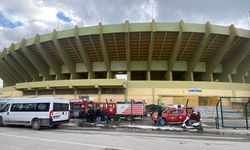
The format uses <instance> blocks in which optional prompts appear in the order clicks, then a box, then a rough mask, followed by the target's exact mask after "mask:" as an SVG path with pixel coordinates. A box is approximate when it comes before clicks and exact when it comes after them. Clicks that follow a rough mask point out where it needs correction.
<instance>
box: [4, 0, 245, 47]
mask: <svg viewBox="0 0 250 150" xmlns="http://www.w3.org/2000/svg"><path fill="white" fill-rule="evenodd" d="M249 10H250V8H249V3H248V0H241V1H235V0H221V1H217V0H210V1H205V0H193V1H189V0H175V1H166V0H136V1H135V0H81V1H79V0H60V1H57V0H25V1H23V0H8V2H6V1H4V0H0V14H1V15H3V16H4V17H5V18H7V19H9V20H11V21H13V22H18V21H20V22H21V23H22V26H21V27H17V28H14V29H9V28H3V27H1V26H0V32H1V33H0V51H1V50H2V48H3V47H6V46H9V44H10V43H11V42H17V41H20V40H21V39H22V38H26V37H32V36H34V35H35V34H36V33H39V34H44V33H47V32H51V31H52V30H53V29H58V30H64V29H69V28H73V27H74V26H75V25H76V24H78V25H79V26H90V25H97V24H98V22H103V24H116V23H121V22H124V20H129V21H130V22H149V21H151V19H152V17H153V18H155V19H156V21H161V22H179V21H180V20H181V19H183V20H184V22H194V23H204V22H206V21H210V22H211V23H212V24H220V25H226V26H229V25H230V24H235V25H236V27H239V28H248V23H247V16H246V14H247V12H248V11H249ZM59 11H61V12H63V13H64V14H65V15H66V16H67V17H70V18H71V19H72V21H71V22H69V23H66V22H63V21H58V19H57V17H56V14H57V13H58V12H59Z"/></svg>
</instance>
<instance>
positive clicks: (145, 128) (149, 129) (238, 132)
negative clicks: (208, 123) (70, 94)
mask: <svg viewBox="0 0 250 150" xmlns="http://www.w3.org/2000/svg"><path fill="white" fill-rule="evenodd" d="M62 127H63V128H64V129H70V130H95V131H96V130H108V131H110V130H112V131H121V132H140V133H159V132H160V133H176V132H178V133H183V134H185V133H199V134H215V135H225V136H249V137H250V130H246V129H230V128H221V129H215V128H207V127H204V129H203V132H198V131H197V130H196V129H191V130H187V129H182V128H181V127H180V126H178V125H177V126H176V125H169V126H162V127H157V126H153V125H138V124H132V125H131V124H130V123H129V122H128V124H123V125H115V124H109V125H105V124H90V123H87V124H84V125H81V123H80V124H79V121H78V120H77V119H74V120H71V122H70V123H67V124H63V125H62Z"/></svg>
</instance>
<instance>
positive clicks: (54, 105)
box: [0, 97, 70, 130]
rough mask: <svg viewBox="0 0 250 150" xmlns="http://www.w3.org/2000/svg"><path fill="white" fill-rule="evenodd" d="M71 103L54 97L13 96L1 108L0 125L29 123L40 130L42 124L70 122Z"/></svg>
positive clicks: (50, 124)
mask: <svg viewBox="0 0 250 150" xmlns="http://www.w3.org/2000/svg"><path fill="white" fill-rule="evenodd" d="M69 118H70V103H69V100H67V99H61V98H54V97H41V98H11V100H10V101H9V102H8V103H7V104H6V105H5V106H4V107H3V108H2V109H1V110H0V127H1V126H3V125H10V124H12V125H29V126H31V127H32V128H33V129H35V130H38V129H40V128H41V126H48V127H57V126H59V125H60V124H61V123H65V122H69Z"/></svg>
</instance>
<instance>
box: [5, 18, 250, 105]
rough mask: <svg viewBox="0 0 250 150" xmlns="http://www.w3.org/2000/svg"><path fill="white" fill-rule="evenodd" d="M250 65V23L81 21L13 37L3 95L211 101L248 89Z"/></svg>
mask: <svg viewBox="0 0 250 150" xmlns="http://www.w3.org/2000/svg"><path fill="white" fill-rule="evenodd" d="M249 69H250V32H249V30H244V29H238V28H235V26H234V25H231V26H229V27H224V26H218V25H212V24H210V23H209V22H207V23H206V24H193V23H184V22H183V21H180V22H178V23H165V22H155V21H154V20H153V21H152V22H149V23H129V22H128V21H125V23H122V24H114V25H102V24H101V23H99V25H98V26H90V27H81V28H79V27H78V26H76V27H75V28H73V29H70V30H64V31H56V30H54V31H53V32H52V33H48V34H44V35H39V34H37V35H36V36H35V37H34V38H30V39H23V40H21V41H20V42H19V43H15V44H14V43H12V44H11V45H10V47H8V48H4V49H3V51H2V52H1V58H0V77H1V78H2V79H3V81H4V89H3V95H2V96H3V97H16V96H32V97H34V96H57V97H67V98H76V97H78V96H79V95H86V96H92V97H94V98H95V100H97V101H104V100H105V99H112V100H114V101H115V100H124V99H135V100H145V101H146V102H147V103H159V102H160V103H164V104H169V103H183V100H184V99H187V98H188V99H192V100H193V101H192V103H193V104H194V105H201V104H202V103H204V101H202V100H204V99H206V100H209V101H206V103H207V105H210V104H211V105H213V104H214V103H215V102H216V101H217V97H218V96H230V97H231V96H234V97H235V96H237V97H238V96H243V97H245V96H250V73H249ZM117 75H124V76H126V77H127V80H125V79H117V78H116V76H117Z"/></svg>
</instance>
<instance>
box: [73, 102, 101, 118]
mask: <svg viewBox="0 0 250 150" xmlns="http://www.w3.org/2000/svg"><path fill="white" fill-rule="evenodd" d="M88 107H94V108H96V103H95V102H93V101H86V100H82V99H71V100H70V108H71V115H70V116H71V118H78V117H79V111H80V110H81V109H83V110H84V111H85V112H86V111H87V109H88Z"/></svg>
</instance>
